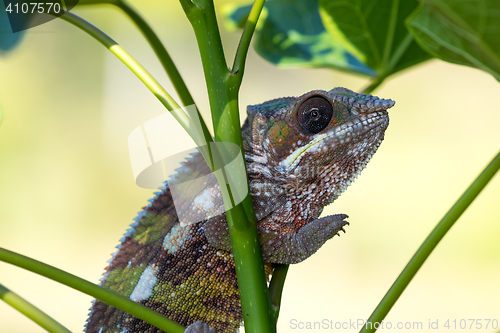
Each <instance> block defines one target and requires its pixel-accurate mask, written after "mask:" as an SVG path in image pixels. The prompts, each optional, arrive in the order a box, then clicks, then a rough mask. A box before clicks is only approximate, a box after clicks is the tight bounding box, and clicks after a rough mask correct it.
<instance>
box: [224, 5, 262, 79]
mask: <svg viewBox="0 0 500 333" xmlns="http://www.w3.org/2000/svg"><path fill="white" fill-rule="evenodd" d="M265 2H266V0H256V1H255V2H254V5H253V6H252V9H251V10H250V14H248V18H247V21H246V23H245V28H244V29H243V33H242V35H241V39H240V43H239V44H238V50H237V51H236V56H235V57H234V63H233V69H232V72H231V74H232V75H235V74H238V73H239V74H240V83H241V79H242V78H243V70H244V68H245V60H246V57H247V54H248V48H249V47H250V41H251V40H252V37H253V33H254V31H255V27H256V26H257V21H258V20H259V16H260V13H261V12H262V8H263V7H264V3H265Z"/></svg>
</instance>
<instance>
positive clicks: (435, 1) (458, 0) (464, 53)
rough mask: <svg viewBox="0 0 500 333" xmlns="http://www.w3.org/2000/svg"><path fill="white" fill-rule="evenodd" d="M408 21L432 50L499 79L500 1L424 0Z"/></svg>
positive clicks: (456, 62) (446, 59) (419, 40)
mask: <svg viewBox="0 0 500 333" xmlns="http://www.w3.org/2000/svg"><path fill="white" fill-rule="evenodd" d="M422 3H423V4H425V5H422V6H421V7H419V8H418V10H417V11H416V12H415V13H413V14H412V15H411V16H410V17H409V18H408V21H407V25H408V28H409V29H410V31H411V33H412V34H413V35H414V37H415V39H416V40H417V42H418V43H419V44H420V45H421V46H422V48H424V49H426V50H427V51H428V52H429V53H431V54H432V55H434V56H435V57H438V58H440V59H443V60H445V61H449V62H452V63H455V64H460V65H465V66H470V67H475V68H479V69H482V70H484V71H486V72H488V73H490V74H491V75H493V76H494V77H495V78H496V79H497V80H498V81H500V1H499V0H423V1H422Z"/></svg>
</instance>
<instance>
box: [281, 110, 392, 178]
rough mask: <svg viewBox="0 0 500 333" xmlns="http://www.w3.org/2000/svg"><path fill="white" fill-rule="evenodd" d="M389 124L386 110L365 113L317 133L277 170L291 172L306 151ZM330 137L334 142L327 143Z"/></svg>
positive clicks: (322, 148)
mask: <svg viewBox="0 0 500 333" xmlns="http://www.w3.org/2000/svg"><path fill="white" fill-rule="evenodd" d="M388 125H389V116H388V113H387V111H385V110H384V111H378V112H373V113H369V114H367V115H363V116H361V117H359V118H357V119H355V120H353V121H350V122H348V123H346V124H343V125H340V126H337V127H335V128H334V129H332V130H330V131H328V132H325V133H320V134H317V135H316V136H315V137H314V139H312V140H311V142H309V143H307V144H306V145H304V146H302V147H299V148H297V149H296V150H295V151H294V152H293V153H292V154H290V155H289V156H288V157H287V158H285V159H284V160H282V161H281V162H280V163H279V164H278V166H277V167H276V170H278V171H281V172H289V171H291V170H293V169H294V168H295V167H296V166H297V165H298V164H299V162H300V160H301V159H302V157H303V156H304V155H305V154H306V153H309V152H315V151H320V150H324V151H326V150H329V149H333V148H334V147H335V146H337V145H342V144H345V143H347V142H350V141H351V140H352V139H353V138H356V137H359V136H360V135H364V134H366V133H368V132H371V131H374V130H379V129H380V128H382V127H383V131H385V129H386V128H387V126H388ZM328 138H333V139H334V140H333V142H328V143H327V142H326V141H327V139H328Z"/></svg>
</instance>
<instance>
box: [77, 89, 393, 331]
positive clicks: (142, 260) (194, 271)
mask: <svg viewBox="0 0 500 333" xmlns="http://www.w3.org/2000/svg"><path fill="white" fill-rule="evenodd" d="M393 105H394V101H392V100H384V99H379V98H378V97H374V96H371V95H364V94H360V93H355V92H353V91H350V90H348V89H345V88H335V89H333V90H331V91H328V92H327V91H321V90H315V91H311V92H309V93H307V94H304V95H302V96H300V97H286V98H279V99H275V100H272V101H268V102H265V103H263V104H259V105H253V106H249V107H248V108H247V113H248V117H247V120H246V121H245V124H244V125H243V127H242V135H243V146H244V150H245V161H246V166H247V170H248V175H249V180H250V191H251V195H252V199H253V203H254V208H255V212H256V217H257V220H258V223H257V227H258V231H259V237H260V242H261V248H262V254H263V258H264V261H265V262H266V271H267V273H268V274H271V273H272V264H273V263H284V264H292V263H297V262H300V261H302V260H304V259H306V258H307V257H309V256H310V255H312V254H313V253H314V252H316V251H317V250H318V249H319V248H320V247H321V246H322V245H323V244H324V243H325V242H326V241H327V240H328V239H330V238H332V237H333V236H334V235H336V234H337V233H338V232H339V231H340V230H343V227H344V226H345V225H346V224H347V222H346V221H345V218H347V215H343V214H339V215H332V216H326V217H323V218H318V217H319V215H320V214H321V212H322V210H323V207H324V206H326V205H327V204H329V203H331V202H332V201H334V200H335V199H336V198H337V197H338V196H339V195H340V194H341V193H342V192H343V191H344V190H345V189H346V188H347V186H349V185H350V183H351V182H352V181H353V180H354V178H356V177H357V175H358V174H359V173H360V172H361V170H362V169H363V168H364V167H365V166H366V164H367V163H368V161H369V160H370V158H371V157H372V155H373V154H374V153H375V151H376V150H377V148H378V146H379V145H380V143H381V141H382V140H383V138H384V133H385V130H386V128H387V126H388V124H389V118H388V114H387V111H386V110H387V109H388V108H390V107H392V106H393ZM207 172H210V170H209V169H208V166H207V165H206V163H205V162H204V160H203V157H202V156H201V154H196V155H194V156H193V157H192V158H191V159H189V160H188V161H186V162H185V163H184V165H183V167H182V168H181V169H180V170H179V171H178V173H177V175H176V176H175V177H176V178H177V180H181V181H182V180H185V179H186V180H187V179H194V178H196V177H198V176H199V175H203V174H207ZM217 189H218V184H217V183H213V184H205V186H203V187H202V188H199V189H197V188H192V189H190V190H191V191H195V194H196V193H197V192H196V191H199V192H200V193H199V194H197V196H196V198H195V200H193V201H192V202H189V203H186V205H187V206H186V207H187V208H186V209H188V210H189V209H191V210H192V211H193V212H195V211H200V210H204V211H207V210H208V211H210V210H213V211H217V209H219V208H220V206H221V205H222V201H221V198H220V197H218V196H219V195H218V194H216V193H218V191H217ZM209 215H210V214H209ZM101 285H102V286H104V287H106V288H109V289H111V290H114V291H116V292H118V293H120V294H123V295H125V296H127V297H129V298H131V299H132V300H134V301H136V302H140V303H141V304H143V305H146V306H148V307H150V308H152V309H154V310H156V311H158V312H160V313H161V314H163V315H165V316H167V317H169V318H171V319H173V320H174V321H176V322H178V323H180V324H181V325H185V326H189V327H188V329H187V330H186V332H204V331H206V329H207V326H209V327H212V328H214V329H215V330H216V331H217V332H235V331H237V329H238V327H239V325H240V322H241V321H242V314H241V308H240V299H239V292H238V285H237V280H236V272H235V267H234V260H233V257H232V254H231V246H230V241H229V233H228V229H227V224H226V219H225V214H219V215H216V216H212V217H209V218H207V219H206V220H204V221H202V222H199V223H195V224H191V225H187V226H181V225H180V224H179V221H178V217H177V213H176V209H175V208H174V205H173V199H172V194H171V191H170V188H169V187H168V186H166V187H164V188H163V189H162V190H161V191H160V192H157V193H156V197H154V198H153V199H151V200H150V204H149V205H148V206H146V207H144V209H143V211H141V212H140V213H139V214H138V216H137V217H136V218H135V223H133V224H132V225H131V228H130V229H129V230H128V231H127V232H126V234H125V235H124V237H123V238H122V243H121V245H120V246H118V251H117V252H116V253H115V254H114V255H113V257H112V259H111V260H110V261H109V266H108V267H107V268H106V271H105V274H104V276H103V278H102V280H101ZM200 321H201V322H203V323H206V325H205V324H201V323H200ZM86 332H88V333H90V332H100V333H104V332H159V330H158V329H157V328H155V327H153V326H151V325H149V324H147V323H145V322H143V321H141V320H139V319H137V318H135V317H132V316H130V315H128V314H125V313H124V312H122V311H120V310H117V309H115V308H113V307H111V306H108V305H106V304H104V303H102V302H100V301H95V302H94V304H93V307H92V308H91V313H90V316H89V319H88V321H87V325H86Z"/></svg>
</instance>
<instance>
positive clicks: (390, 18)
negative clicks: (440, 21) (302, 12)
mask: <svg viewBox="0 0 500 333" xmlns="http://www.w3.org/2000/svg"><path fill="white" fill-rule="evenodd" d="M319 5H320V12H321V16H322V18H323V22H324V23H325V26H326V29H327V30H328V31H329V32H330V34H331V35H332V36H334V37H335V38H336V39H337V40H339V41H341V42H342V44H343V46H344V47H345V48H346V49H347V50H348V51H349V52H351V53H352V54H353V55H354V56H355V57H356V58H357V59H358V60H359V61H361V62H363V63H364V64H366V65H367V66H369V67H370V68H373V69H374V70H375V71H376V72H377V73H378V76H380V77H385V76H387V75H390V74H392V73H395V72H398V71H400V70H402V69H405V68H407V67H410V66H413V65H415V64H418V63H420V62H422V61H425V60H427V59H430V58H431V56H430V55H429V54H428V53H427V52H425V51H424V50H422V49H421V48H420V47H419V46H418V45H417V43H416V42H415V41H414V40H413V37H412V35H411V34H410V33H409V32H408V30H407V29H406V27H405V25H404V20H405V18H406V17H407V16H408V15H410V13H411V12H413V11H414V10H415V8H417V6H418V2H417V1H416V0H404V1H403V0H353V1H344V0H342V1H341V0H319Z"/></svg>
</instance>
